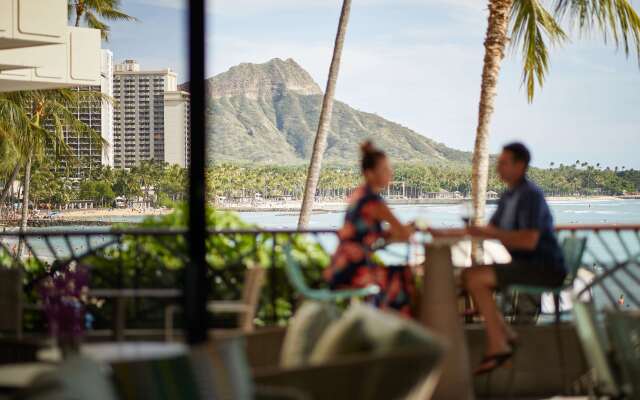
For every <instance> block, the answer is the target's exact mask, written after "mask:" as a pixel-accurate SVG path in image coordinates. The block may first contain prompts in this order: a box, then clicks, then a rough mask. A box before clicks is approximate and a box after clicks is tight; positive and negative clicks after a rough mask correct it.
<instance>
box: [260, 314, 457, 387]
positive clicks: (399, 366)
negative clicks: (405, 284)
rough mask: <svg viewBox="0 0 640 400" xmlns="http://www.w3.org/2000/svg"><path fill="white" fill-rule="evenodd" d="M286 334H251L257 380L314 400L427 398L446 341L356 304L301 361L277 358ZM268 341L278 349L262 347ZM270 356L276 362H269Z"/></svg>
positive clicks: (433, 384)
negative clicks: (295, 361)
mask: <svg viewBox="0 0 640 400" xmlns="http://www.w3.org/2000/svg"><path fill="white" fill-rule="evenodd" d="M286 334H288V332H286V333H285V332H282V331H281V332H280V333H279V335H280V340H279V343H278V337H277V336H274V335H278V332H276V331H273V330H270V331H267V332H265V333H262V332H260V331H257V332H255V333H252V334H249V335H247V354H249V356H250V359H251V360H252V361H253V376H254V380H255V382H256V384H258V385H264V386H268V387H275V388H288V389H296V390H299V391H301V392H304V393H308V394H309V395H310V396H311V398H312V399H332V400H343V399H344V400H351V399H361V400H378V399H380V400H382V399H385V400H386V399H400V398H405V397H406V396H407V395H409V393H411V392H415V393H418V392H419V393H420V394H421V395H422V396H423V397H421V398H422V399H428V398H429V397H430V394H431V393H432V391H433V389H434V388H435V385H436V383H437V381H438V378H439V372H440V367H441V362H442V359H443V355H444V352H445V345H444V344H443V343H442V342H441V340H440V339H439V338H437V337H435V336H432V335H431V334H429V333H428V332H427V331H424V328H422V327H421V326H419V325H418V324H416V323H415V322H412V321H408V320H405V319H403V318H401V317H398V316H396V315H394V314H393V313H388V312H383V311H380V310H376V309H373V308H371V307H369V306H365V305H356V306H355V307H354V306H352V307H351V308H350V309H349V310H348V311H347V312H346V313H345V314H344V315H343V316H342V318H341V319H340V320H337V321H334V322H333V323H332V324H331V325H330V327H328V328H327V329H326V330H325V331H324V332H323V333H322V334H321V337H320V338H319V339H318V340H317V341H316V343H315V346H314V349H313V352H312V353H311V355H310V356H309V357H308V358H307V359H306V360H305V361H303V362H302V363H296V364H291V365H289V364H284V363H283V359H282V358H281V357H279V356H278V355H277V354H275V353H276V352H277V351H276V350H277V348H278V347H281V346H284V344H285V343H286V339H285V338H284V336H286ZM263 336H264V340H263ZM266 343H268V344H269V345H270V346H271V347H275V349H263V348H264V347H266V346H265V345H264V344H266ZM282 351H283V349H282V348H281V349H280V354H282ZM265 352H266V353H270V356H269V354H265ZM265 355H266V356H267V357H266V358H265ZM268 358H271V362H265V361H267V359H268ZM279 360H280V361H279ZM256 361H257V362H256Z"/></svg>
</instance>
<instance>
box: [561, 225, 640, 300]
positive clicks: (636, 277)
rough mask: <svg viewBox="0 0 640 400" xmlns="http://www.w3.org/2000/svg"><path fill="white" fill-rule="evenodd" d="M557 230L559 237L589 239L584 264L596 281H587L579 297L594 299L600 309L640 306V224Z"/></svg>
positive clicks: (580, 226)
mask: <svg viewBox="0 0 640 400" xmlns="http://www.w3.org/2000/svg"><path fill="white" fill-rule="evenodd" d="M557 231H558V234H559V236H560V237H562V236H564V235H573V236H579V237H586V238H587V248H586V251H585V255H584V256H583V264H584V267H585V268H587V269H588V270H590V271H591V272H592V273H593V279H591V280H590V281H587V282H584V285H583V286H582V287H581V288H580V289H579V290H578V291H577V293H576V294H577V296H578V298H581V299H585V298H589V297H593V299H594V303H595V305H596V306H597V307H598V308H604V307H613V308H614V309H631V308H632V309H637V308H638V307H640V225H631V224H621V225H563V226H558V227H557ZM621 296H623V297H621Z"/></svg>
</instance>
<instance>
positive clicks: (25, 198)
mask: <svg viewBox="0 0 640 400" xmlns="http://www.w3.org/2000/svg"><path fill="white" fill-rule="evenodd" d="M32 159H33V152H29V155H28V156H27V163H26V165H25V167H24V184H23V192H22V218H21V220H20V233H24V232H25V231H26V230H27V225H28V222H29V187H30V185H31V161H32ZM23 248H24V239H23V238H21V239H20V243H19V244H18V256H19V257H22V250H23Z"/></svg>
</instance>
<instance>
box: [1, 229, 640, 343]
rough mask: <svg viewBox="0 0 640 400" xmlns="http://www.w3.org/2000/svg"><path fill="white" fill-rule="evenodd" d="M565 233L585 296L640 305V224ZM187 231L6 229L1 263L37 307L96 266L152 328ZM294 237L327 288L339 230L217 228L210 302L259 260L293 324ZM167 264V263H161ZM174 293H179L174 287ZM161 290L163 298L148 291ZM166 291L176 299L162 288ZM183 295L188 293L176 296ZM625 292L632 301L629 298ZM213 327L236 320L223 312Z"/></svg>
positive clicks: (399, 256) (400, 258)
mask: <svg viewBox="0 0 640 400" xmlns="http://www.w3.org/2000/svg"><path fill="white" fill-rule="evenodd" d="M557 230H558V234H559V236H560V237H561V238H562V237H563V236H565V235H578V236H586V237H588V242H587V251H586V254H585V256H584V259H583V260H584V264H585V267H588V269H589V270H590V271H592V272H593V279H591V280H590V281H588V282H587V283H586V284H585V285H584V286H583V287H582V288H580V289H579V295H580V296H587V295H589V296H593V297H594V298H595V300H596V302H597V304H598V305H599V306H601V307H604V306H606V305H607V304H610V305H611V306H612V307H615V308H621V307H624V308H627V307H629V308H630V307H633V308H638V307H639V306H640V295H639V293H640V291H639V289H640V277H639V276H638V275H640V271H639V270H638V266H639V262H640V225H569V226H559V227H558V229H557ZM186 234H187V231H186V230H185V229H124V230H117V229H113V230H106V229H105V230H101V229H90V230H89V229H87V230H78V231H68V230H30V231H29V232H28V233H24V234H21V233H17V232H16V233H7V232H4V233H0V264H1V265H3V266H5V267H6V266H19V267H22V268H24V269H25V271H26V275H27V279H26V282H25V293H26V300H27V302H30V303H32V304H34V303H37V301H38V298H37V295H36V290H35V289H36V288H37V285H38V284H39V282H40V281H41V280H42V279H43V278H44V277H46V276H50V275H51V274H54V273H55V272H56V271H57V270H59V269H60V268H62V267H63V266H65V265H67V264H69V263H70V262H73V261H75V262H78V263H81V264H84V265H87V266H89V267H90V268H91V288H92V290H94V291H95V292H96V293H100V290H103V291H104V290H105V289H114V288H115V289H122V288H126V289H133V290H140V289H144V290H143V291H139V294H140V296H139V297H137V298H134V299H133V300H132V301H131V302H130V304H129V306H128V308H127V316H128V320H129V321H131V326H130V328H134V329H139V330H141V331H145V330H148V329H151V328H154V327H155V328H158V326H161V325H162V318H163V307H164V306H166V305H167V304H169V303H176V302H179V301H180V299H179V297H180V293H181V288H182V287H183V279H184V277H183V271H184V266H185V265H186V264H187V263H188V262H189V256H188V254H189V253H188V250H187V242H186V240H187V239H186ZM20 240H23V241H24V248H25V252H26V253H28V254H30V256H26V257H22V258H20V257H18V256H17V255H16V250H17V248H18V245H19V241H20ZM287 243H294V245H295V246H294V248H295V249H296V251H297V252H298V255H299V256H300V258H301V259H302V264H303V266H304V273H305V275H306V279H307V280H308V282H309V284H310V285H311V286H318V285H322V284H323V282H322V276H321V275H322V269H323V267H324V266H325V265H326V264H327V263H328V262H329V256H328V254H329V253H331V252H332V251H333V249H334V248H335V245H336V244H337V237H336V231H335V230H331V229H326V230H306V231H297V230H253V229H248V230H246V229H245V230H210V231H209V232H208V237H207V254H208V256H207V263H208V266H209V268H208V272H209V275H208V278H209V285H208V287H209V298H210V299H211V300H231V299H237V298H239V297H240V295H241V290H242V284H243V282H242V279H243V276H244V270H245V269H246V268H247V267H248V266H251V265H258V266H261V267H264V268H267V270H268V272H267V280H266V284H265V286H264V289H263V292H262V296H261V301H260V307H259V312H258V314H257V323H258V324H263V325H269V324H281V323H285V322H286V321H287V320H288V318H289V317H290V316H291V315H292V314H293V312H294V311H295V307H296V303H297V298H296V294H295V293H294V291H293V289H292V288H291V286H290V285H289V283H288V280H287V279H286V275H285V273H284V268H283V267H284V265H285V257H284V254H283V253H282V251H283V250H282V249H283V246H284V245H285V244H287ZM420 248H421V246H415V245H414V246H413V247H411V246H409V247H408V248H407V247H396V248H391V249H387V251H386V253H387V257H391V258H393V261H392V262H394V263H399V262H407V261H409V259H410V258H411V257H413V256H414V254H412V253H414V252H415V251H416V250H418V251H419V250H420ZM159 266H162V268H158V267H159ZM167 289H172V290H173V292H168V291H167ZM150 290H151V292H152V291H154V290H157V292H156V293H158V294H159V295H158V296H149V297H148V298H145V297H143V296H142V295H143V294H145V293H146V294H149V293H151V292H150ZM162 293H165V294H167V295H166V296H161V295H160V294H162ZM176 293H178V295H176ZM620 294H624V298H625V301H626V303H625V304H621V303H620V297H619V295H620ZM112 303H113V302H110V301H106V302H101V301H97V302H96V303H95V304H94V305H93V306H92V307H91V310H90V311H91V312H92V314H93V315H94V316H95V322H94V327H95V330H96V331H99V332H105V333H107V332H108V331H109V328H111V327H112V326H113V323H114V318H113V316H114V315H115V313H116V310H115V304H112ZM216 318H217V319H216V320H214V321H213V322H212V323H213V324H216V325H227V324H230V323H231V321H230V320H228V319H224V317H216ZM25 323H26V325H27V328H28V330H31V331H34V332H40V331H43V330H44V322H43V320H42V317H41V316H39V314H38V313H37V312H34V313H32V314H31V315H30V316H28V318H26V320H25Z"/></svg>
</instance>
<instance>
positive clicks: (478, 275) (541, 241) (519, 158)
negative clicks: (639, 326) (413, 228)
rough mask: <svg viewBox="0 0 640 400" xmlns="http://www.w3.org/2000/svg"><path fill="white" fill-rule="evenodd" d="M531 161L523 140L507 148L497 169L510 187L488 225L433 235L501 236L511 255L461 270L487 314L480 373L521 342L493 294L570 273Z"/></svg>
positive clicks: (556, 280)
mask: <svg viewBox="0 0 640 400" xmlns="http://www.w3.org/2000/svg"><path fill="white" fill-rule="evenodd" d="M530 161H531V155H530V153H529V150H528V149H527V148H526V146H525V145H523V144H522V143H511V144H508V145H506V146H504V147H503V149H502V153H501V154H500V156H499V158H498V162H497V166H496V169H497V172H498V175H499V176H500V179H501V180H502V181H503V182H504V183H505V184H506V185H507V191H506V192H505V193H504V194H503V195H502V197H501V198H500V201H499V203H498V209H497V210H496V212H495V214H494V215H493V217H492V218H491V220H490V222H489V224H488V225H487V226H470V227H468V228H466V229H463V230H458V232H456V231H454V230H443V231H438V230H434V231H433V235H434V236H451V235H456V234H461V233H462V234H465V235H470V236H472V237H475V238H480V239H497V240H499V241H500V242H502V244H503V245H504V246H505V247H506V248H507V249H508V250H509V253H510V254H511V258H512V261H511V262H510V263H509V264H495V265H488V266H477V267H471V268H468V269H465V270H464V272H463V273H462V285H463V287H464V288H465V289H466V290H467V292H468V293H469V294H470V295H471V297H472V298H473V301H474V303H475V304H476V306H477V307H478V311H479V312H480V313H481V314H482V316H483V317H484V320H485V325H486V330H487V344H486V345H487V348H486V353H485V354H486V356H485V358H484V359H483V360H482V362H481V364H480V366H479V367H478V368H477V369H476V371H475V373H476V374H483V373H487V372H490V371H492V370H494V369H496V368H498V367H500V366H502V365H503V364H504V363H505V362H507V361H508V360H509V359H510V358H511V357H512V356H513V350H514V349H513V346H514V345H515V344H516V342H517V337H516V335H515V332H513V330H512V329H510V328H509V326H508V325H507V324H506V323H505V322H504V319H503V317H502V315H501V314H500V312H499V311H498V307H497V306H496V303H495V300H494V298H493V292H494V291H495V290H496V289H498V288H506V287H508V286H510V285H514V284H525V285H535V286H548V287H558V286H560V285H562V283H563V281H564V278H565V276H566V269H565V265H564V259H563V256H562V251H561V249H560V246H559V245H558V241H557V240H556V237H555V233H554V227H553V218H552V216H551V212H550V210H549V206H548V205H547V202H546V201H545V199H544V195H543V193H542V190H541V189H540V188H539V187H538V186H536V185H535V184H534V183H533V182H531V181H529V180H528V179H527V176H526V174H527V169H528V168H529V162H530Z"/></svg>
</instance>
